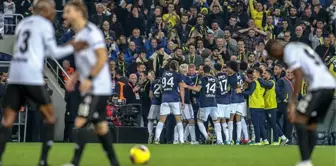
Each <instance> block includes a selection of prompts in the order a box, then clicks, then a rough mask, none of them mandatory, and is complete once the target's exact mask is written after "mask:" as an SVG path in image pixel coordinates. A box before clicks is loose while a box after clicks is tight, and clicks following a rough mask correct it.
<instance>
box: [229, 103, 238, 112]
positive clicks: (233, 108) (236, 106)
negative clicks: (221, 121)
mask: <svg viewBox="0 0 336 166" xmlns="http://www.w3.org/2000/svg"><path fill="white" fill-rule="evenodd" d="M230 106H231V111H230V114H236V112H237V109H238V103H233V104H230Z"/></svg>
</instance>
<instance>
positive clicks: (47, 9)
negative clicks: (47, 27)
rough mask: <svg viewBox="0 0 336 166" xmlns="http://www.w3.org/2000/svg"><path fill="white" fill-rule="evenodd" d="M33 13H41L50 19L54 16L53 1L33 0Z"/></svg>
mask: <svg viewBox="0 0 336 166" xmlns="http://www.w3.org/2000/svg"><path fill="white" fill-rule="evenodd" d="M33 9H34V14H37V15H41V16H43V17H45V18H47V19H48V20H50V21H52V20H53V19H54V16H55V12H56V11H55V2H54V1H53V0H35V1H34V6H33Z"/></svg>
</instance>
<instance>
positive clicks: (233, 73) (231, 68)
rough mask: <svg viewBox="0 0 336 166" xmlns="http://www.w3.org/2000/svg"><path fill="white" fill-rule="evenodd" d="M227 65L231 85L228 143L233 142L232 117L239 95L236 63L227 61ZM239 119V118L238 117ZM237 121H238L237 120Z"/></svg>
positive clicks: (235, 110)
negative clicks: (237, 91)
mask: <svg viewBox="0 0 336 166" xmlns="http://www.w3.org/2000/svg"><path fill="white" fill-rule="evenodd" d="M227 67H228V74H229V82H230V86H231V100H230V101H231V104H230V110H231V112H230V120H229V122H228V127H229V142H228V145H232V144H234V141H233V119H234V118H235V115H236V112H237V109H238V103H240V98H239V95H238V94H237V93H236V89H237V88H239V89H240V86H239V82H238V81H239V79H238V74H237V72H238V63H237V62H235V61H229V62H228V63H227ZM239 121H240V119H239ZM237 122H238V121H237Z"/></svg>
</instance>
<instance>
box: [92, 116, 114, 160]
mask: <svg viewBox="0 0 336 166" xmlns="http://www.w3.org/2000/svg"><path fill="white" fill-rule="evenodd" d="M95 130H96V133H97V135H98V138H99V140H100V143H101V144H102V146H103V149H104V151H105V153H106V155H107V157H108V159H109V160H110V164H111V166H119V162H118V160H117V157H116V154H115V152H114V149H113V146H112V136H111V134H110V132H109V128H108V124H107V122H106V121H103V122H99V123H97V124H96V125H95Z"/></svg>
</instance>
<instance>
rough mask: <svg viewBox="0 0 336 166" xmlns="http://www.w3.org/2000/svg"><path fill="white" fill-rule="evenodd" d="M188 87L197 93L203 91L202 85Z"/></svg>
mask: <svg viewBox="0 0 336 166" xmlns="http://www.w3.org/2000/svg"><path fill="white" fill-rule="evenodd" d="M186 87H187V88H188V89H190V90H192V91H195V92H199V91H201V85H195V86H189V85H186Z"/></svg>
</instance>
